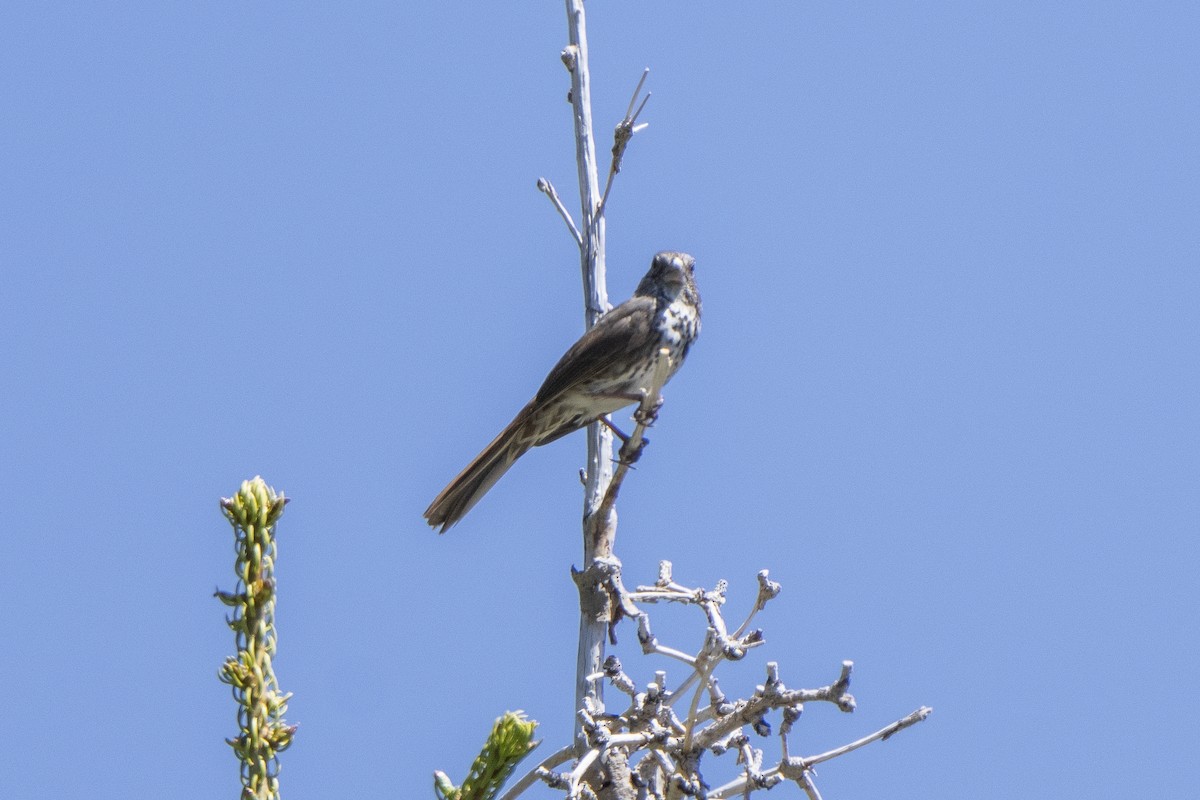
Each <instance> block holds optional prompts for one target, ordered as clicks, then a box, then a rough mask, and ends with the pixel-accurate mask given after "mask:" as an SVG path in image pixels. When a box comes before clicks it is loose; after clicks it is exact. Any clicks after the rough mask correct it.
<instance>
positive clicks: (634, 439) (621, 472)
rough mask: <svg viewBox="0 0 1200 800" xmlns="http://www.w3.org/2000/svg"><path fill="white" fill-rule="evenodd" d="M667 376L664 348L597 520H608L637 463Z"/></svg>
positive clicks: (668, 358)
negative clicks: (630, 472) (627, 475)
mask: <svg viewBox="0 0 1200 800" xmlns="http://www.w3.org/2000/svg"><path fill="white" fill-rule="evenodd" d="M670 373H671V355H670V352H669V351H668V350H667V348H665V347H661V348H659V350H658V354H657V356H656V357H655V359H654V373H653V375H652V376H651V378H650V385H649V386H647V387H645V392H644V394H643V395H642V402H641V404H640V405H639V406H638V410H637V413H635V414H634V415H633V416H634V420H635V421H636V424H635V425H634V428H633V433H631V434H629V439H628V440H627V441H626V442H625V444H623V445H622V446H621V451H620V459H619V461H618V463H617V468H616V470H615V471H614V472H613V476H612V480H611V481H610V482H609V484H608V489H607V490H606V491H605V493H604V499H603V500H601V501H600V505H599V507H598V508H597V511H596V514H597V516H598V517H599V518H600V519H605V518H607V517H608V513H609V511H611V510H612V507H613V503H615V502H616V501H617V494H618V493H619V492H620V491H621V483H622V481H624V480H625V475H626V474H627V473H628V472H629V467H630V466H632V465H633V463H634V462H635V461H637V459H638V456H639V455H640V454H641V452H642V448H643V447H644V444H645V433H646V427H647V426H648V425H649V424H650V422H651V421H653V419H654V415H655V413H657V411H658V407H659V405H661V402H662V387H663V384H664V383H666V382H667V376H668V375H670Z"/></svg>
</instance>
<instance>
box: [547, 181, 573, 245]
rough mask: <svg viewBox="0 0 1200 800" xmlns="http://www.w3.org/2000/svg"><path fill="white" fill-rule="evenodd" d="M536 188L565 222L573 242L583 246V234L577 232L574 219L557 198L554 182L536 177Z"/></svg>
mask: <svg viewBox="0 0 1200 800" xmlns="http://www.w3.org/2000/svg"><path fill="white" fill-rule="evenodd" d="M537 188H538V191H539V192H542V193H543V194H544V195H546V197H549V198H550V202H551V203H553V204H554V208H555V209H557V210H558V215H559V216H560V217H562V218H563V222H565V223H567V229H568V230H569V231H570V232H571V238H573V239H574V240H575V244H577V245H579V246H580V247H583V235H582V234H581V233H580V232H579V228H576V227H575V220H573V219H571V212H570V211H567V207H566V206H564V205H563V201H562V200H561V199H559V197H558V192H556V191H554V184H552V183H551V182H550V181H549V179H547V178H538V182H537Z"/></svg>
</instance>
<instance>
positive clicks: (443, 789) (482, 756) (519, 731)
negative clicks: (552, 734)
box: [433, 711, 538, 800]
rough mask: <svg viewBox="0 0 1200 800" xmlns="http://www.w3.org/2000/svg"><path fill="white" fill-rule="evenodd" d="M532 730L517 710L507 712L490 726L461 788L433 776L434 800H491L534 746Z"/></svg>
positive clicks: (532, 725) (533, 725) (440, 774)
mask: <svg viewBox="0 0 1200 800" xmlns="http://www.w3.org/2000/svg"><path fill="white" fill-rule="evenodd" d="M536 727H537V723H536V722H534V721H533V720H528V719H526V718H525V714H524V712H521V711H509V712H508V713H506V714H505V715H504V716H503V717H500V719H498V720H496V724H495V725H493V726H492V732H491V733H490V734H488V738H487V741H486V742H484V744H483V750H481V751H480V752H479V755H478V756H476V758H475V763H474V764H472V765H471V771H470V773H469V774H468V775H467V779H466V780H464V781H463V783H462V786H455V785H454V784H453V783H451V781H450V777H449V776H448V775H446V773H444V772H434V773H433V790H434V793H435V794H437V796H438V799H439V800H492V798H494V797H495V796H496V795H498V794H499V793H500V789H501V788H502V787H503V786H504V782H505V781H506V780H508V776H509V775H511V774H512V771H513V770H514V769H516V766H517V764H519V763H520V762H521V759H523V758H524V757H525V756H527V755H529V751H531V750H533V748H535V747H537V746H538V743H537V742H535V741H533V729H534V728H536Z"/></svg>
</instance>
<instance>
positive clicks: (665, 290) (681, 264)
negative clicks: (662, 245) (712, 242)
mask: <svg viewBox="0 0 1200 800" xmlns="http://www.w3.org/2000/svg"><path fill="white" fill-rule="evenodd" d="M695 271H696V259H694V258H692V257H691V256H690V255H688V254H687V253H679V252H675V251H673V250H664V251H662V252H661V253H658V254H656V255H655V256H654V260H653V261H651V262H650V271H649V272H647V273H646V277H644V278H642V282H641V283H639V284H638V288H637V291H636V292H634V294H640V295H646V296H649V297H664V298H667V299H674V298H675V297H677V296H679V294H680V293H681V292H684V291H685V290H686V291H689V292H691V293H695V291H696V282H695V278H694V277H693V276H694V274H695Z"/></svg>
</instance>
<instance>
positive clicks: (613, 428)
mask: <svg viewBox="0 0 1200 800" xmlns="http://www.w3.org/2000/svg"><path fill="white" fill-rule="evenodd" d="M600 422H602V423H604V427H606V428H608V429H609V430H610V431H612V432H613V436H616V437H617V438H618V439H620V440H621V443H622V444H624V443H625V442H628V441H629V434H627V433H622V432H621V429H620V428H618V427H617V426H616V425H613V423H612V420H611V419H609V418H608V417H600Z"/></svg>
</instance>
